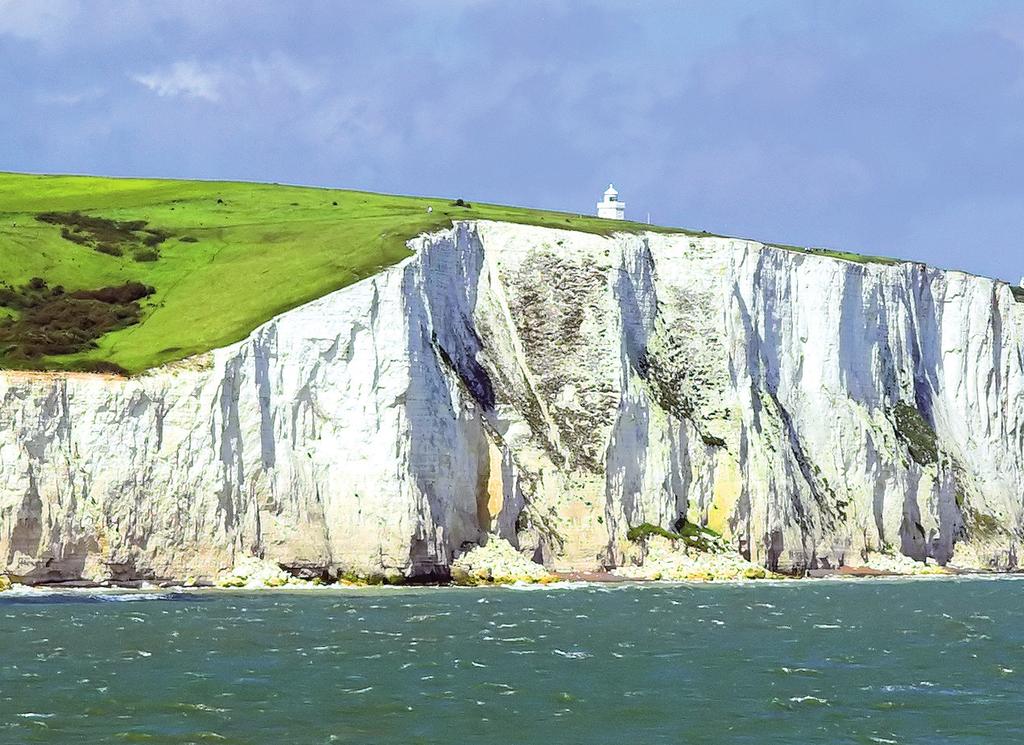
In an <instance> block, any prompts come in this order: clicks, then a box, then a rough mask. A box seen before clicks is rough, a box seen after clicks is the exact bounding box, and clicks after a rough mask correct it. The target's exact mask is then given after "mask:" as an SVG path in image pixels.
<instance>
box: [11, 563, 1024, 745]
mask: <svg viewBox="0 0 1024 745" xmlns="http://www.w3.org/2000/svg"><path fill="white" fill-rule="evenodd" d="M1022 591H1024V582H1022V581H1021V580H1019V579H1014V578H1000V579H984V578H969V579H915V580H877V579H873V580H845V581H831V580H805V581H792V582H778V583H776V582H753V583H746V584H735V585H728V584H708V585H683V584H680V585H661V584H657V585H654V584H650V585H628V584H627V585H583V586H580V585H575V586H568V587H554V586H548V587H540V588H537V587H535V588H531V589H507V588H506V589H502V588H480V589H456V588H419V589H396V588H376V589H370V588H367V589H355V590H335V589H329V590H317V591H302V592H288V591H268V592H262V593H258V592H257V593H245V592H228V591H205V592H166V593H164V592H151V593H96V592H89V591H75V592H67V593H61V592H38V591H31V592H30V591H25V592H14V593H4V594H2V595H0V743H3V745H7V744H8V743H61V744H62V745H64V744H66V743H109V742H113V743H117V742H145V743H209V742H217V743H245V744H246V745H250V744H254V743H267V744H268V745H269V744H273V745H283V744H291V743H300V744H305V743H403V744H404V743H544V744H545V745H552V744H557V745H563V744H566V743H801V744H802V743H930V744H934V743H958V745H959V744H963V743H1021V742H1024V604H1022Z"/></svg>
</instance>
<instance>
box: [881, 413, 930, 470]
mask: <svg viewBox="0 0 1024 745" xmlns="http://www.w3.org/2000/svg"><path fill="white" fill-rule="evenodd" d="M892 415H893V421H894V422H895V426H896V434H897V435H898V436H899V438H900V439H901V440H902V441H903V443H904V444H905V445H906V446H907V450H908V451H909V452H910V457H911V458H913V459H914V461H915V462H916V463H917V464H918V465H921V466H928V465H931V464H933V463H937V462H938V460H939V445H938V440H937V438H936V436H935V430H934V429H932V427H931V425H930V424H929V423H928V421H927V420H926V419H925V418H924V416H923V415H922V414H921V412H920V411H918V410H917V408H915V407H913V406H910V405H909V404H906V403H904V402H903V401H900V402H899V403H897V404H896V406H895V407H893V409H892Z"/></svg>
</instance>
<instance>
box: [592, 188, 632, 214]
mask: <svg viewBox="0 0 1024 745" xmlns="http://www.w3.org/2000/svg"><path fill="white" fill-rule="evenodd" d="M597 216H598V217H606V218H608V219H609V220H625V219H626V203H625V202H620V201H619V192H617V191H615V187H614V186H612V185H611V184H608V188H607V189H605V190H604V201H603V202H598V203H597Z"/></svg>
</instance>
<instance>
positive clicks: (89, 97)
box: [36, 88, 106, 106]
mask: <svg viewBox="0 0 1024 745" xmlns="http://www.w3.org/2000/svg"><path fill="white" fill-rule="evenodd" d="M105 94H106V91H105V90H103V89H102V88H87V89H85V90H80V91H64V92H60V93H39V94H37V95H36V101H38V102H39V103H41V104H48V105H57V106H77V105H78V104H80V103H85V102H87V101H95V100H96V99H97V98H101V97H103V95H105Z"/></svg>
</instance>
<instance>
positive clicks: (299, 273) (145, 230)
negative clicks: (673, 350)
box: [0, 173, 688, 373]
mask: <svg viewBox="0 0 1024 745" xmlns="http://www.w3.org/2000/svg"><path fill="white" fill-rule="evenodd" d="M427 207H433V212H432V213H428V212H427ZM95 218H101V219H100V220H96V219H95ZM453 219H486V220H504V221H507V222H513V223H525V224H530V225H541V226H548V227H557V228H563V229H570V230H580V231H586V232H591V233H599V234H610V233H612V232H621V231H633V230H668V229H666V228H657V227H652V226H648V225H643V224H640V223H630V222H618V221H614V222H613V221H609V220H601V219H598V218H596V217H580V216H577V215H572V214H566V213H559V212H544V211H539V210H528V209H522V208H515V207H500V206H495V205H482V204H475V203H474V204H472V206H471V207H469V208H466V207H457V206H453V204H452V202H451V200H448V199H430V198H416V197H401V196H389V195H381V194H371V193H366V192H356V191H343V190H331V189H315V188H306V187H294V186H279V185H271V184H251V183H237V182H208V181H174V180H155V179H114V178H99V177H89V176H35V175H24V174H2V173H0V283H2V285H4V286H6V287H5V288H0V289H6V290H7V291H8V293H9V294H10V293H11V292H14V293H15V294H17V293H19V292H20V293H22V295H20V296H19V297H22V298H23V299H24V298H28V301H31V302H39V298H40V297H42V296H44V295H45V296H46V297H47V298H49V293H51V290H50V289H49V288H54V287H56V286H58V285H59V286H60V289H59V290H57V291H54V292H60V291H63V292H64V293H66V295H64V296H62V298H60V299H61V300H62V302H63V305H62V306H60V307H57V308H56V309H52V308H50V307H49V306H47V307H46V308H43V309H42V310H40V309H39V308H38V307H37V308H36V309H35V311H34V312H35V314H36V315H37V316H39V315H44V316H45V317H46V318H45V319H44V320H43V321H38V322H39V323H43V322H50V318H51V317H52V316H55V315H60V314H61V313H63V315H64V317H65V320H67V319H68V318H70V319H71V322H73V321H74V318H75V316H76V314H77V313H78V311H77V310H76V309H77V308H78V307H79V306H78V305H73V304H72V303H73V302H79V303H80V304H81V303H86V302H88V303H90V308H92V307H93V306H95V307H96V308H100V309H101V310H102V309H103V308H104V306H102V305H100V304H99V302H98V301H95V300H93V299H91V298H92V295H91V294H89V293H92V294H93V295H94V294H95V291H96V290H99V289H100V288H105V287H106V288H112V287H120V286H122V285H125V283H127V282H137V283H141V284H142V285H145V286H147V287H151V288H152V289H153V293H152V294H150V295H148V296H146V297H143V298H140V299H138V300H137V301H135V302H137V307H135V308H133V307H131V305H130V304H129V305H125V306H117V308H118V309H119V310H118V312H119V313H120V317H121V321H119V322H118V321H112V322H111V324H110V325H108V326H106V327H102V326H97V328H114V329H115V330H112V331H109V332H107V333H104V334H102V335H101V336H98V338H97V339H96V341H95V342H94V343H93V344H92V345H91V346H90V348H88V349H86V350H84V351H80V352H76V353H73V354H61V355H49V356H46V355H43V356H26V355H24V354H22V353H20V352H19V350H18V349H16V348H15V347H14V346H13V345H11V344H10V343H7V344H5V343H4V342H2V341H0V367H8V368H10V367H21V368H32V369H92V368H94V367H95V366H96V363H98V362H102V363H107V364H113V365H116V366H118V367H120V368H122V369H123V370H125V371H128V372H132V373H134V372H139V371H142V370H145V369H147V368H150V367H153V366H155V365H159V364H162V363H165V362H170V361H173V360H177V359H181V358H183V357H187V356H189V355H192V354H196V353H199V352H205V351H207V350H210V349H213V348H216V347H220V346H224V345H226V344H230V343H232V342H236V341H238V340H240V339H242V338H244V337H245V336H246V334H248V333H249V332H250V331H252V330H253V329H254V328H255V327H256V326H258V325H259V324H261V323H263V322H264V321H266V320H268V319H270V318H272V317H273V316H275V315H277V314H278V313H281V312H283V311H286V310H288V309H290V308H294V307H296V306H298V305H302V304H303V303H306V302H309V301H311V300H313V299H315V298H318V297H321V296H323V295H325V294H327V293H329V292H332V291H334V290H337V289H340V288H342V287H345V286H346V285H349V284H351V283H353V282H356V281H358V280H360V279H363V278H365V277H368V276H370V275H372V274H374V273H376V272H378V271H380V269H382V268H383V267H386V266H389V265H392V264H394V263H396V262H398V261H400V260H401V259H403V258H405V257H406V256H408V255H409V251H408V249H407V248H406V246H405V242H406V240H408V239H409V238H411V237H413V236H415V235H417V234H419V233H422V232H424V231H433V230H438V229H441V228H444V227H447V226H449V225H451V222H452V220H453ZM140 226H142V227H140ZM683 232H688V231H683ZM103 251H107V253H104V252H103ZM117 251H121V252H122V255H120V256H117V255H111V253H110V252H114V253H116V252H117ZM140 259H141V260H140ZM33 278H41V279H43V280H45V282H46V283H47V288H48V289H45V290H41V291H37V290H35V289H33V290H31V291H30V290H29V283H30V281H31V280H32V279H33ZM37 284H38V282H37ZM22 288H24V289H22ZM76 292H77V293H78V295H79V297H86V298H89V299H87V300H78V301H76V300H74V299H73V298H74V295H75V293H76ZM28 313H29V311H27V310H18V309H12V308H11V307H0V325H2V324H3V323H4V322H5V319H11V320H15V319H18V318H19V317H20V316H22V315H25V316H26V318H27V314H28ZM133 314H134V315H133ZM136 320H137V321H138V322H135V321H136ZM27 322H28V321H26V323H27ZM33 322H36V321H33ZM100 323H101V322H100V321H97V324H100ZM124 324H129V325H126V326H124ZM118 325H121V326H124V327H123V328H118ZM19 333H22V334H23V335H24V332H21V331H19Z"/></svg>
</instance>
